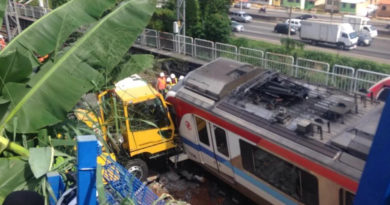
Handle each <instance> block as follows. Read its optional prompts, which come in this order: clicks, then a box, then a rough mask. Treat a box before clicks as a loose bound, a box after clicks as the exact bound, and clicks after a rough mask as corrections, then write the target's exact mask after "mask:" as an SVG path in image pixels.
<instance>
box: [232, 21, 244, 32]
mask: <svg viewBox="0 0 390 205" xmlns="http://www.w3.org/2000/svg"><path fill="white" fill-rule="evenodd" d="M230 26H231V27H232V31H237V32H243V31H244V25H242V24H240V23H238V22H237V21H232V22H231V23H230Z"/></svg>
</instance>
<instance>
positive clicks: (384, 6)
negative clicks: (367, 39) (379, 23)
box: [375, 0, 390, 17]
mask: <svg viewBox="0 0 390 205" xmlns="http://www.w3.org/2000/svg"><path fill="white" fill-rule="evenodd" d="M375 14H376V16H378V17H390V0H379V2H378V9H377V10H376V13H375Z"/></svg>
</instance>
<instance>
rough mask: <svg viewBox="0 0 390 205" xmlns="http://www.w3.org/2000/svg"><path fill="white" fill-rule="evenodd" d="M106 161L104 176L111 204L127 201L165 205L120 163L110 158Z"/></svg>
mask: <svg viewBox="0 0 390 205" xmlns="http://www.w3.org/2000/svg"><path fill="white" fill-rule="evenodd" d="M104 159H105V165H104V166H103V169H102V170H103V173H102V175H103V179H104V180H105V183H106V184H105V190H106V198H107V202H108V203H109V204H120V202H121V201H123V200H125V199H126V200H130V201H131V202H130V203H132V204H135V205H138V204H139V205H141V204H142V205H152V204H153V205H154V204H156V205H163V204H165V202H164V201H157V200H158V196H157V195H156V194H155V193H154V192H153V191H152V190H150V189H149V188H148V187H147V186H146V185H145V184H144V183H142V182H141V181H140V180H139V179H137V178H136V177H135V176H133V175H132V174H130V173H129V172H128V171H127V170H126V169H125V168H124V167H122V166H121V165H120V164H119V163H117V162H115V161H114V160H113V159H112V158H110V157H107V158H104Z"/></svg>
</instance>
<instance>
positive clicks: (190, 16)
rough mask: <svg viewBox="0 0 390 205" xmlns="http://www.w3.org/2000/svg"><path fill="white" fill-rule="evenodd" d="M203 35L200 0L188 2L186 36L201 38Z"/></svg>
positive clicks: (187, 0) (188, 0)
mask: <svg viewBox="0 0 390 205" xmlns="http://www.w3.org/2000/svg"><path fill="white" fill-rule="evenodd" d="M202 34H203V32H202V25H201V23H200V8H199V2H198V0H186V35H187V36H191V37H194V38H199V37H200V36H202Z"/></svg>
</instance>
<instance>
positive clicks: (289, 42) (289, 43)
mask: <svg viewBox="0 0 390 205" xmlns="http://www.w3.org/2000/svg"><path fill="white" fill-rule="evenodd" d="M280 43H281V44H282V46H283V47H284V49H286V50H287V51H288V52H291V51H293V50H295V49H300V50H303V47H304V46H305V44H304V43H302V42H300V41H298V40H295V39H292V38H281V39H280Z"/></svg>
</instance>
